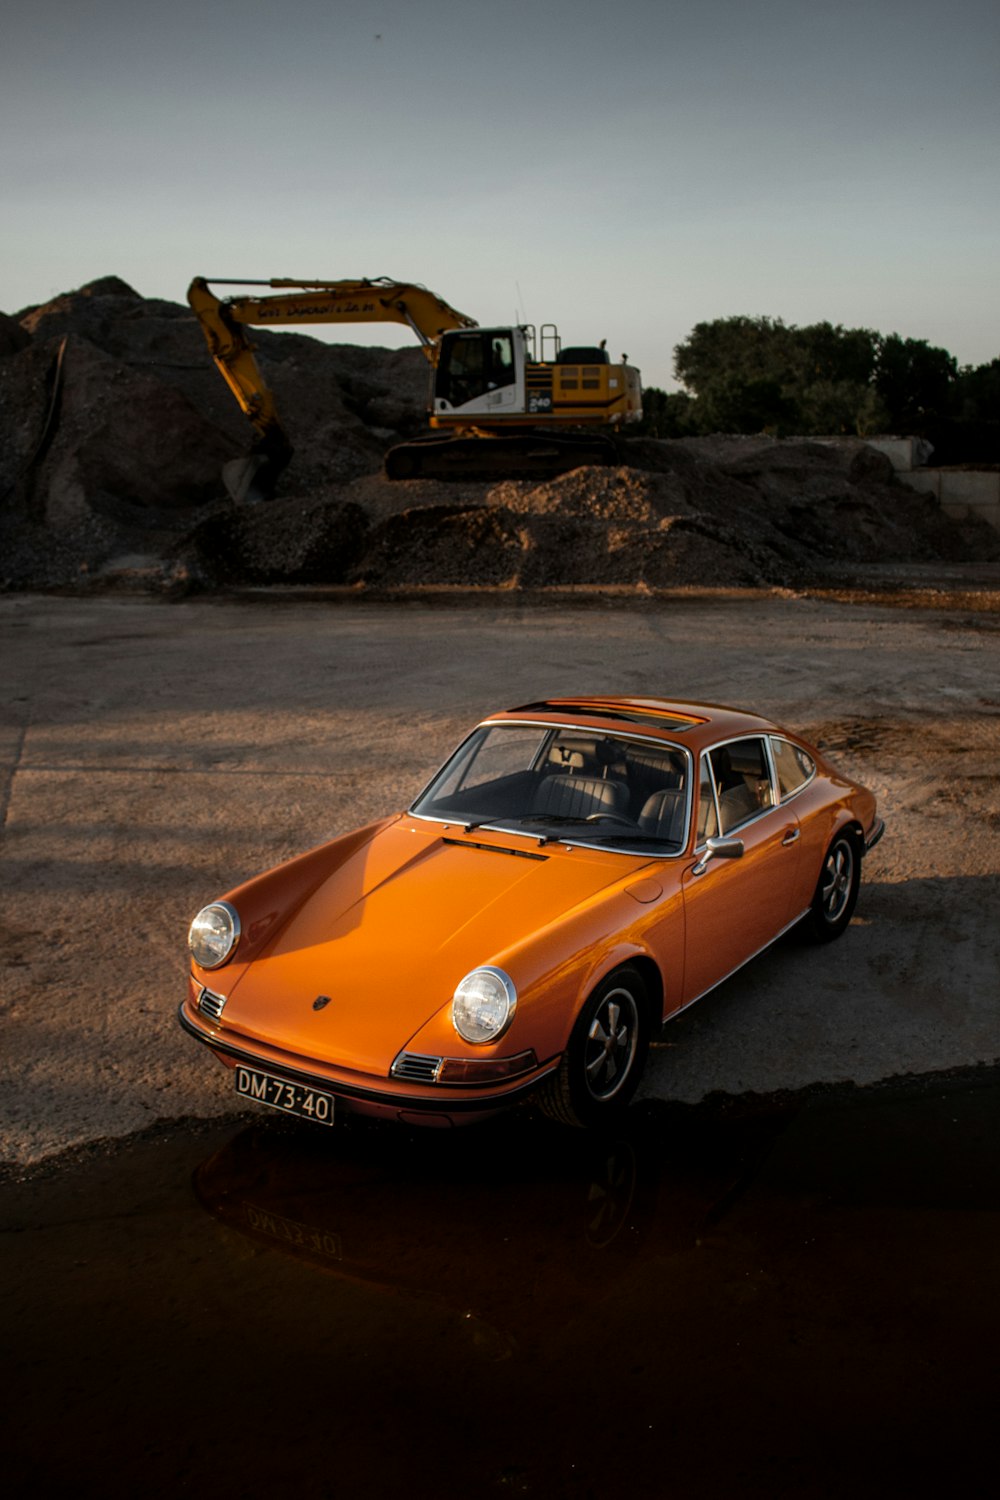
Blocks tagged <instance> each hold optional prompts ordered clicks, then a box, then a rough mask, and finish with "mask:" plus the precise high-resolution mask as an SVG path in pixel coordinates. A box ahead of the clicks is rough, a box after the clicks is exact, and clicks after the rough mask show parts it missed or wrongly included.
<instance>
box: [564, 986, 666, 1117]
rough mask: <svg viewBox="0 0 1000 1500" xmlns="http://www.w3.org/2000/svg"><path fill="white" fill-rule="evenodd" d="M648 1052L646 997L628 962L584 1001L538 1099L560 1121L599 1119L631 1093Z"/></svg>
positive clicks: (621, 1104)
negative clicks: (564, 1048) (559, 1057)
mask: <svg viewBox="0 0 1000 1500" xmlns="http://www.w3.org/2000/svg"><path fill="white" fill-rule="evenodd" d="M648 1051H649V996H648V995H647V993H646V986H645V985H644V984H643V981H642V975H641V974H640V973H639V972H638V970H637V969H633V968H630V967H627V966H626V967H625V968H623V969H616V970H615V971H614V973H613V974H609V975H608V976H607V978H606V979H603V980H602V981H601V983H600V984H599V985H598V986H597V988H596V989H595V990H594V992H593V994H592V995H591V996H590V998H589V999H588V1000H587V1002H586V1004H585V1005H584V1007H583V1010H582V1011H581V1012H580V1015H579V1016H578V1018H577V1022H576V1025H575V1026H574V1027H573V1031H572V1034H571V1036H570V1039H569V1046H568V1047H567V1048H566V1051H565V1052H564V1053H563V1056H562V1060H561V1062H560V1064H559V1066H558V1068H557V1069H556V1070H555V1072H554V1073H550V1075H549V1077H548V1078H547V1079H546V1080H545V1082H544V1083H543V1084H542V1087H541V1088H540V1089H539V1091H538V1095H537V1099H538V1103H539V1105H540V1106H541V1108H542V1110H543V1111H544V1113H545V1114H547V1115H548V1116H549V1117H550V1119H553V1120H558V1121H559V1122H560V1124H563V1125H576V1126H580V1127H582V1128H584V1129H586V1128H587V1127H589V1126H593V1125H600V1124H603V1123H604V1122H605V1121H608V1120H611V1119H613V1118H614V1117H615V1116H616V1115H618V1114H620V1113H621V1111H622V1110H623V1109H624V1108H625V1106H626V1105H627V1104H628V1102H629V1100H630V1099H631V1098H632V1095H633V1094H634V1093H635V1090H636V1087H637V1085H638V1083H639V1079H640V1078H641V1077H642V1070H643V1068H644V1067H645V1065H646V1054H647V1052H648Z"/></svg>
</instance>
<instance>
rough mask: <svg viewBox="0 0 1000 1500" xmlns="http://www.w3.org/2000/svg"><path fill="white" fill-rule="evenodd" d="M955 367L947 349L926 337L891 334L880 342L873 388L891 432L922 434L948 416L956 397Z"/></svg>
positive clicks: (956, 375) (956, 368)
mask: <svg viewBox="0 0 1000 1500" xmlns="http://www.w3.org/2000/svg"><path fill="white" fill-rule="evenodd" d="M957 377H958V366H957V364H956V361H955V359H954V357H953V355H951V354H949V353H948V351H947V349H937V348H935V347H934V346H933V345H932V344H928V343H927V341H926V339H903V338H900V336H899V334H898V333H890V334H889V336H888V338H884V339H882V341H881V344H880V347H879V352H878V365H877V368H876V371H875V389H876V390H877V391H878V394H879V396H880V397H881V399H882V401H883V403H884V405H885V408H886V411H887V412H888V416H889V424H890V426H891V428H892V430H893V431H894V432H900V433H907V434H908V433H918V434H923V433H925V432H926V431H927V429H928V428H929V427H930V425H931V424H932V423H933V422H934V421H935V420H937V419H940V418H942V417H947V416H948V415H949V413H950V411H951V410H952V407H953V405H954V400H955V396H956V385H957Z"/></svg>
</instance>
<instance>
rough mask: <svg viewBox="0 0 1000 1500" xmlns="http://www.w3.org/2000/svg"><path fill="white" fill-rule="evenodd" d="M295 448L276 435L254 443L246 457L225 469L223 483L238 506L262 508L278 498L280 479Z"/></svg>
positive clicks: (223, 468)
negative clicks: (268, 501)
mask: <svg viewBox="0 0 1000 1500" xmlns="http://www.w3.org/2000/svg"><path fill="white" fill-rule="evenodd" d="M292 451H293V450H292V448H291V446H290V444H289V443H287V442H285V441H284V439H283V438H278V437H275V436H274V434H271V435H269V436H268V437H265V438H261V439H260V440H259V442H256V443H254V445H253V447H252V448H251V449H250V452H249V453H245V454H244V455H243V456H242V458H231V459H230V460H229V462H228V463H227V464H223V466H222V482H223V484H224V485H225V486H226V489H227V490H228V491H229V494H230V496H231V497H232V499H233V500H235V502H236V504H237V505H261V504H263V503H264V502H265V501H267V500H273V499H274V492H275V489H276V488H277V484H278V480H279V479H280V478H281V476H282V474H283V473H284V471H285V470H286V469H287V467H288V465H289V463H290V462H291V458H292Z"/></svg>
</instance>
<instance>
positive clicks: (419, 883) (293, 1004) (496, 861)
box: [225, 818, 642, 1075]
mask: <svg viewBox="0 0 1000 1500" xmlns="http://www.w3.org/2000/svg"><path fill="white" fill-rule="evenodd" d="M639 863H642V861H639V860H634V859H632V858H629V857H628V856H622V855H608V854H601V853H597V852H595V851H591V850H588V849H581V848H575V849H572V850H570V849H567V848H566V847H565V846H561V845H559V846H557V845H552V846H549V847H547V848H539V847H538V846H537V844H535V843H534V842H533V841H532V842H531V843H529V842H528V841H527V840H525V839H524V838H512V837H510V836H504V835H494V834H492V833H491V832H488V831H486V830H480V831H479V832H478V833H476V834H471V835H464V834H463V833H462V831H461V830H460V829H456V830H447V829H443V828H442V827H439V826H437V825H430V824H427V823H422V822H421V821H420V820H418V819H410V818H401V819H400V820H398V821H397V822H396V823H394V824H392V825H391V826H390V827H389V828H386V829H383V831H382V832H381V833H379V834H377V835H376V836H375V838H374V839H372V840H371V841H370V842H369V843H368V844H366V845H365V846H364V847H363V848H361V849H359V850H357V851H356V852H355V853H354V854H352V855H351V856H349V857H348V858H347V859H346V860H345V861H344V862H343V863H342V864H341V865H339V866H338V868H337V869H336V870H335V871H334V872H333V873H332V874H331V875H330V876H328V877H327V879H326V880H324V881H323V883H322V884H321V885H320V886H319V887H318V888H317V889H316V890H315V891H314V892H313V894H312V895H311V896H310V898H309V899H308V900H307V901H306V902H305V904H304V905H302V906H301V907H300V908H299V909H298V910H297V911H295V912H294V914H293V915H292V916H291V918H290V919H289V921H288V922H287V923H286V924H285V926H284V927H283V928H282V929H281V931H280V932H279V933H278V934H277V935H276V936H275V937H274V938H273V939H272V940H271V941H270V943H269V944H268V947H267V949H266V951H265V952H264V954H263V955H262V956H261V957H259V958H257V959H256V960H255V961H254V962H253V963H251V964H249V965H248V967H247V968H246V970H245V971H244V973H243V975H242V977H240V978H238V979H237V981H236V984H235V986H234V988H233V990H232V991H231V993H230V995H229V998H228V1003H227V1006H226V1011H225V1022H226V1026H227V1027H234V1028H236V1029H238V1030H239V1031H241V1032H243V1033H245V1034H246V1035H247V1036H250V1037H254V1038H256V1039H258V1040H260V1041H264V1042H268V1043H270V1044H272V1045H275V1046H278V1047H281V1048H282V1049H283V1050H288V1051H292V1052H296V1053H299V1054H300V1055H302V1056H303V1057H306V1058H313V1059H317V1060H322V1061H325V1062H329V1063H331V1064H334V1065H336V1066H340V1067H347V1068H351V1069H356V1070H358V1071H361V1072H365V1073H378V1074H380V1075H385V1074H387V1073H388V1070H389V1068H390V1066H391V1064H392V1061H393V1059H394V1058H395V1056H396V1054H397V1053H398V1052H399V1051H400V1050H401V1049H402V1048H404V1047H405V1046H406V1044H407V1042H408V1041H409V1040H410V1038H411V1037H412V1036H413V1035H414V1033H415V1032H417V1031H419V1030H420V1028H421V1027H422V1026H423V1025H424V1024H425V1023H426V1022H427V1021H428V1020H429V1019H430V1018H431V1016H433V1015H435V1014H436V1013H437V1011H439V1010H440V1009H441V1007H442V1006H443V1005H445V1004H446V1003H447V1002H448V1001H450V999H451V996H452V994H453V993H454V990H455V986H456V985H457V984H458V982H459V980H460V979H461V978H462V977H463V976H464V975H465V974H467V973H468V971H469V970H470V969H473V968H476V967H477V966H478V965H480V964H486V963H490V962H492V961H495V959H496V956H497V955H500V954H503V953H504V952H505V951H506V950H508V949H511V948H513V947H515V946H516V945H517V944H519V943H521V942H523V941H524V940H525V939H526V938H528V937H530V936H531V934H533V933H536V932H538V931H539V930H541V929H543V928H546V927H548V926H549V924H550V923H552V922H553V921H555V920H556V919H557V918H559V917H561V916H565V915H566V914H567V913H568V912H570V911H572V910H573V909H574V908H575V907H577V906H579V905H580V904H581V903H582V902H585V901H586V900H588V899H589V898H590V897H592V896H594V895H595V894H597V893H598V892H599V891H601V890H603V889H604V888H605V887H606V886H608V885H609V884H616V883H618V882H619V881H620V880H621V879H622V878H623V877H626V876H628V875H629V874H632V873H634V870H635V868H636V865H637V864H639ZM512 977H513V978H514V979H515V982H516V981H517V975H516V973H515V974H514V975H513V976H512ZM320 996H324V997H328V1003H326V1004H325V1005H323V1006H322V1007H321V1008H320V1009H319V1010H316V1009H314V1008H313V1007H314V1002H315V1001H316V1000H317V999H318V998H319V997H320ZM456 1044H457V1048H456V1050H457V1051H459V1052H461V1051H464V1050H465V1049H464V1048H463V1047H462V1046H461V1044H460V1043H458V1039H457V1038H456Z"/></svg>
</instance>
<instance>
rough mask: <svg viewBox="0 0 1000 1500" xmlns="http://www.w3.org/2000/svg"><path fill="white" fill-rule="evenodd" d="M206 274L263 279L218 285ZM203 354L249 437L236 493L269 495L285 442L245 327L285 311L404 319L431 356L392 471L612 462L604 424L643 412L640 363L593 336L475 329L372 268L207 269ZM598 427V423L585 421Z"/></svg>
mask: <svg viewBox="0 0 1000 1500" xmlns="http://www.w3.org/2000/svg"><path fill="white" fill-rule="evenodd" d="M213 286H237V287H244V288H246V287H267V288H268V289H269V292H268V293H261V292H252V293H249V294H247V293H242V294H240V295H228V296H225V297H222V298H220V297H217V296H216V295H215V293H214V291H212V289H211V288H212V287H213ZM188 301H189V303H190V304H191V307H192V309H193V310H194V312H195V314H196V316H197V318H198V321H199V323H200V324H201V327H202V330H203V332H204V334H205V338H206V340H207V342H208V347H209V350H210V352H211V355H212V358H213V359H214V360H215V363H216V364H217V365H218V367H219V369H220V371H221V372H222V375H223V378H224V379H225V381H226V383H227V385H228V386H229V388H230V390H231V391H232V392H233V395H234V396H235V397H236V399H237V401H238V402H239V404H240V407H241V408H242V410H243V412H244V413H245V414H246V416H247V417H248V418H249V419H250V422H251V425H252V426H253V429H254V432H255V433H256V439H255V441H254V443H253V446H252V448H251V450H250V452H249V454H248V455H247V456H246V457H245V458H242V459H235V460H233V462H232V463H230V464H227V466H226V469H225V471H224V478H225V481H226V486H227V488H228V489H229V492H230V494H231V495H232V496H233V498H234V499H235V500H237V501H245V502H250V503H252V502H255V501H259V500H268V499H271V498H272V497H273V495H274V490H275V485H276V484H277V481H278V478H279V476H280V475H281V473H282V471H283V470H284V469H285V468H286V467H287V465H288V463H289V461H290V459H291V457H292V448H291V444H290V443H289V441H288V437H287V435H286V433H285V431H284V429H283V427H282V425H281V422H280V420H279V418H278V412H277V408H276V406H275V401H274V394H273V392H272V391H271V389H270V388H269V386H268V384H267V382H266V380H265V379H264V376H263V374H262V373H261V369H260V366H259V365H258V363H257V360H256V358H255V357H254V347H253V344H252V343H251V342H250V339H249V337H248V336H247V332H246V330H247V327H248V326H251V325H256V326H258V327H261V326H264V327H269V328H275V327H284V326H286V325H288V324H292V323H333V324H338V323H403V324H405V325H407V326H408V327H409V328H410V329H411V330H412V331H413V333H415V334H416V336H417V338H418V339H419V340H420V345H421V348H422V349H423V352H424V354H425V355H426V356H427V359H428V361H429V362H430V366H431V395H430V403H429V417H430V427H431V431H430V433H428V434H427V435H426V436H422V437H418V438H415V439H413V440H412V441H410V442H404V443H399V444H397V445H396V446H395V447H394V448H391V449H390V450H389V452H388V453H387V454H386V456H385V472H386V474H387V476H388V477H389V478H390V479H426V478H431V479H499V478H530V479H536V478H546V477H548V476H549V475H552V474H563V473H566V471H567V470H569V469H575V468H578V467H579V466H580V465H581V464H613V463H617V462H619V449H618V446H617V444H616V442H615V441H614V437H613V436H612V435H611V434H612V433H613V432H614V431H615V429H618V428H620V427H622V426H623V425H624V424H626V423H630V422H637V421H639V420H640V418H641V417H642V386H641V383H640V378H639V371H638V370H637V369H636V368H635V367H634V366H633V365H630V364H629V363H628V356H627V355H623V356H622V362H621V364H617V365H613V364H611V363H610V361H609V358H608V354H607V352H606V350H605V348H604V344H603V342H602V343H601V344H600V346H598V347H590V346H588V347H578V348H566V349H564V348H562V345H561V341H560V338H559V333H558V330H557V329H556V327H555V325H554V324H551V323H546V324H543V325H542V327H541V328H540V329H539V330H538V333H537V336H536V330H535V328H534V327H533V326H532V325H530V324H519V325H514V326H512V327H504V328H480V327H479V324H478V323H477V322H476V321H475V319H474V318H469V317H467V316H466V315H465V314H464V313H460V312H456V310H455V308H453V307H449V305H448V303H447V302H445V301H444V300H443V299H442V298H441V297H438V296H436V295H435V294H434V293H433V292H430V291H428V290H427V289H426V288H425V287H422V286H416V285H414V284H412V283H408V282H403V281H392V280H391V279H390V278H388V277H378V278H376V279H375V280H372V281H365V280H361V281H292V280H288V279H285V278H280V277H279V278H275V279H272V280H269V281H232V280H228V279H225V278H223V279H216V278H212V279H211V280H209V279H207V278H205V277H201V276H199V277H196V278H195V280H194V281H192V283H191V285H190V287H189V288H188ZM600 428H604V429H605V431H604V432H601V431H595V430H593V429H600Z"/></svg>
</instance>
